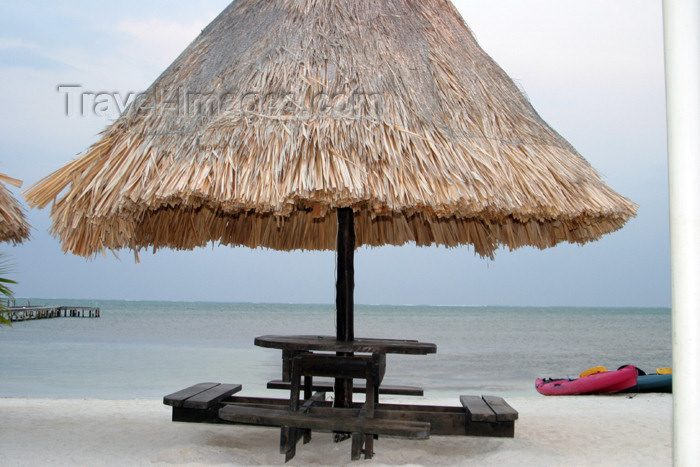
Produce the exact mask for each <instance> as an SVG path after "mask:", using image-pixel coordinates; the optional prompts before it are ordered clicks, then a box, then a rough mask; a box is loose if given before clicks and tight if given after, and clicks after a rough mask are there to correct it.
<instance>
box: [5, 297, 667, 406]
mask: <svg viewBox="0 0 700 467" xmlns="http://www.w3.org/2000/svg"><path fill="white" fill-rule="evenodd" d="M25 303H26V299H18V300H17V304H18V305H22V304H25ZM31 304H32V305H42V304H43V305H61V304H65V305H76V306H99V307H100V308H101V312H102V316H101V317H100V318H97V319H88V318H57V319H45V320H37V321H26V322H17V323H14V325H13V327H12V328H8V327H6V326H3V327H0V397H29V398H100V399H131V398H161V397H162V396H164V395H165V394H168V393H170V392H173V391H175V390H178V389H182V388H183V387H186V386H189V385H191V384H194V383H196V382H202V381H220V382H227V383H241V384H243V391H244V392H243V393H244V394H248V395H265V394H268V395H273V394H275V393H276V391H270V390H267V389H265V383H266V382H267V381H268V380H270V379H276V378H279V377H280V376H281V353H280V351H278V350H274V349H264V348H260V347H256V346H254V345H253V339H254V337H255V336H259V335H265V334H315V335H334V334H335V323H334V317H335V312H334V308H333V306H332V305H330V304H329V305H285V304H251V303H186V302H147V301H143V302H140V301H139V302H130V301H102V300H48V299H37V298H33V299H31ZM355 336H357V337H382V338H395V339H417V340H421V341H424V342H432V343H435V344H436V345H437V349H438V351H437V354H433V355H428V356H406V355H389V356H388V359H387V374H386V377H385V382H386V383H387V384H414V385H420V386H423V387H424V388H425V395H426V397H429V398H438V397H453V396H454V397H456V396H458V395H460V394H478V393H490V394H499V395H506V396H528V395H533V396H534V395H537V393H536V392H535V389H534V380H535V378H537V377H543V376H545V377H554V376H557V377H564V376H569V377H575V376H577V375H578V374H579V373H580V372H581V371H583V370H585V369H587V368H590V367H592V366H598V365H603V366H606V367H608V368H609V369H610V368H617V367H619V366H621V365H625V364H633V365H636V366H638V367H640V368H641V369H643V370H645V371H647V372H649V371H653V370H654V369H656V368H658V367H667V366H671V311H670V309H668V308H567V307H561V308H525V307H522V308H521V307H432V306H357V307H356V310H355Z"/></svg>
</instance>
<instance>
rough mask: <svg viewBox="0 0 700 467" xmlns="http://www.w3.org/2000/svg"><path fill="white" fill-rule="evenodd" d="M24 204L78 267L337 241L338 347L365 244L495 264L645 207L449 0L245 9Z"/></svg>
mask: <svg viewBox="0 0 700 467" xmlns="http://www.w3.org/2000/svg"><path fill="white" fill-rule="evenodd" d="M59 195H60V198H58V199H56V198H57V197H59ZM26 199H27V200H28V202H29V203H30V205H31V206H34V207H35V206H38V207H41V208H43V207H45V206H47V205H48V204H50V203H51V202H52V201H54V200H56V202H55V204H54V205H53V208H52V214H51V216H52V218H53V227H52V230H53V233H54V234H55V235H56V236H58V237H59V238H60V240H61V242H62V244H63V248H64V249H65V250H66V251H69V252H72V253H75V254H78V255H83V256H91V255H94V254H96V253H101V252H104V251H105V250H106V249H115V250H116V249H121V248H130V249H133V250H134V251H138V250H139V249H141V248H144V247H148V246H152V247H153V248H161V247H168V248H176V249H191V248H195V247H198V246H203V245H205V244H207V243H208V242H212V241H213V242H218V243H220V244H224V245H245V246H248V247H250V248H256V247H266V248H272V249H276V250H295V249H304V250H334V249H336V244H337V245H338V250H339V262H340V263H341V264H340V265H339V268H338V269H339V270H338V276H339V277H338V282H339V285H338V294H339V298H338V309H339V313H340V314H341V315H342V316H339V320H338V326H339V330H338V336H339V338H344V339H349V338H352V335H353V330H352V287H353V285H352V251H353V249H354V248H356V247H359V246H361V245H387V244H388V245H403V244H405V243H414V244H416V245H419V246H423V245H445V246H448V247H453V246H458V245H471V246H472V247H473V248H474V250H475V252H476V253H478V254H479V255H482V256H487V257H491V256H493V253H494V251H495V250H496V249H498V248H499V247H501V246H503V247H507V248H510V249H514V248H518V247H522V246H526V245H531V246H535V247H538V248H545V247H550V246H554V245H556V244H557V243H559V242H564V241H566V242H574V243H581V244H583V243H586V242H589V241H592V240H596V239H598V238H599V237H600V236H602V235H603V234H606V233H609V232H612V231H615V230H617V229H619V228H621V227H622V226H623V224H624V223H625V222H626V221H627V220H628V219H629V218H630V217H631V216H634V215H635V211H636V206H635V204H634V203H632V202H630V201H629V200H627V199H625V198H623V197H622V196H620V195H618V194H617V193H615V192H614V191H613V190H611V189H610V188H609V187H608V186H607V185H606V184H605V183H603V182H602V181H601V179H600V177H599V175H598V174H597V173H596V171H595V170H594V169H593V168H592V167H591V166H590V165H589V164H588V163H587V162H586V161H585V160H584V159H583V158H582V157H581V156H580V155H579V154H578V153H577V152H576V150H575V149H574V148H573V147H571V145H570V144H569V143H567V141H565V140H564V139H563V138H562V137H561V136H560V135H559V134H557V133H556V132H555V131H554V130H552V129H551V128H550V127H549V126H548V125H547V124H546V123H545V122H544V121H543V120H542V119H541V118H540V117H539V116H538V115H537V113H536V112H535V110H534V109H533V108H532V106H531V105H530V103H529V102H528V101H527V99H526V98H525V97H524V96H523V95H522V93H521V92H520V91H519V90H518V88H517V86H516V85H515V84H514V83H513V82H512V80H511V79H510V78H509V77H508V76H507V75H506V74H505V73H504V71H503V70H502V69H501V68H499V66H498V65H497V64H496V63H495V62H494V61H493V60H492V59H491V58H490V57H489V56H488V55H487V54H486V53H485V52H484V51H483V50H482V49H481V48H480V47H479V46H478V44H477V43H476V41H475V39H474V37H473V36H472V34H471V32H470V31H469V29H468V28H467V26H466V24H465V23H464V21H463V20H462V18H461V17H460V15H459V13H458V12H457V10H456V9H455V8H454V6H453V5H452V4H451V3H450V2H449V1H447V0H421V1H409V0H364V1H361V2H358V1H356V0H264V1H263V0H237V1H235V2H233V3H232V4H231V5H230V6H229V7H228V8H226V10H224V11H223V12H222V13H221V14H220V15H219V16H218V17H217V18H216V19H215V20H214V21H213V22H212V23H211V24H210V25H209V26H208V27H207V28H206V29H204V30H203V31H202V34H201V35H200V36H199V37H198V38H197V39H196V40H195V41H194V42H193V43H192V44H190V46H189V47H188V48H187V49H186V50H185V51H184V52H183V53H182V54H181V55H180V57H178V58H177V59H176V60H175V62H174V63H173V64H172V65H171V66H170V67H169V68H168V69H167V70H166V71H165V72H164V73H163V74H162V75H161V76H160V77H159V78H158V79H157V80H156V81H155V82H154V83H153V85H152V86H151V87H150V88H149V89H148V91H147V92H145V93H144V94H143V95H142V96H140V97H139V98H138V99H137V100H136V101H135V102H134V103H133V105H131V106H130V108H128V109H127V111H125V113H124V114H123V115H122V116H121V117H120V118H119V119H118V120H117V121H116V122H115V123H114V124H113V125H111V126H110V127H109V128H107V129H106V130H105V132H104V134H103V135H102V137H101V139H100V140H99V141H98V142H97V143H95V144H94V145H93V146H92V147H91V148H90V149H89V150H88V151H87V153H85V154H84V155H83V156H81V157H79V158H77V159H76V160H74V161H73V162H71V163H69V164H67V165H66V166H64V167H63V168H61V169H59V170H57V171H56V172H54V173H53V174H51V175H49V176H48V177H46V178H45V179H43V180H42V181H40V182H39V183H38V184H36V185H35V186H33V187H32V188H31V189H30V190H29V192H28V193H27V195H26ZM339 225H340V227H339ZM348 313H349V318H348Z"/></svg>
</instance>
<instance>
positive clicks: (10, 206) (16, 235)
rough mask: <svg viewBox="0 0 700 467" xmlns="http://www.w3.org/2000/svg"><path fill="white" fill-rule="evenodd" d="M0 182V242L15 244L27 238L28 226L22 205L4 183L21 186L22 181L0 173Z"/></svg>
mask: <svg viewBox="0 0 700 467" xmlns="http://www.w3.org/2000/svg"><path fill="white" fill-rule="evenodd" d="M0 182H2V183H0V242H11V243H13V244H14V245H17V244H19V243H22V242H23V241H24V240H27V239H28V238H29V228H30V226H29V224H28V223H27V219H26V217H25V215H24V210H23V209H22V206H21V205H20V204H19V202H18V201H17V200H16V199H15V197H14V196H12V193H10V190H8V189H7V187H6V186H5V185H4V184H5V183H8V184H10V185H13V186H16V187H17V188H19V187H21V186H22V181H21V180H17V179H16V178H12V177H8V176H7V175H5V174H0Z"/></svg>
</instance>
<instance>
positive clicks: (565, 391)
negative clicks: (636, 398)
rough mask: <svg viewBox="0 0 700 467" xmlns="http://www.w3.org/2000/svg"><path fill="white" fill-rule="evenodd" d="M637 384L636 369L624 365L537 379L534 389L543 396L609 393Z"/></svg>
mask: <svg viewBox="0 0 700 467" xmlns="http://www.w3.org/2000/svg"><path fill="white" fill-rule="evenodd" d="M636 384H637V369H636V368H635V367H634V366H632V365H628V366H624V367H622V368H620V369H619V370H617V371H606V372H602V373H595V374H592V375H588V376H584V377H582V378H577V379H537V380H536V381H535V389H537V392H539V393H540V394H544V395H545V396H573V395H578V394H611V393H615V392H620V391H623V390H625V389H628V388H631V387H632V386H634V385H636Z"/></svg>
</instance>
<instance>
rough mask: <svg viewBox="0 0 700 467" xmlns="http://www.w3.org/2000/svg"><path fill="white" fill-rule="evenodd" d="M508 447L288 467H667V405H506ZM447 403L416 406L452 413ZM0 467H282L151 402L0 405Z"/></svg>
mask: <svg viewBox="0 0 700 467" xmlns="http://www.w3.org/2000/svg"><path fill="white" fill-rule="evenodd" d="M507 400H508V402H509V403H510V404H511V405H512V406H513V407H514V408H516V409H517V410H518V411H519V413H520V418H519V420H518V421H517V422H516V425H515V438H514V439H496V438H466V437H438V436H433V437H431V438H430V439H429V440H424V441H408V440H402V439H388V438H381V439H379V440H378V441H377V442H375V457H374V459H372V460H371V461H365V460H361V461H357V462H351V461H350V444H349V442H343V443H339V444H335V443H333V442H332V441H331V435H329V434H324V433H317V434H314V438H313V440H312V441H311V443H310V444H308V445H301V444H300V445H299V447H298V448H297V455H296V457H295V458H294V459H293V460H292V461H290V462H289V463H288V465H293V466H300V465H319V466H321V465H353V466H358V465H365V464H371V465H377V466H381V465H421V466H423V465H425V466H433V465H464V466H470V465H474V466H483V465H494V466H508V465H513V466H515V465H517V466H528V465H533V466H534V465H538V466H541V465H546V466H558V465H562V466H563V465H566V466H608V465H609V466H616V467H620V466H647V465H648V466H655V467H656V466H664V465H671V464H672V441H671V431H672V426H671V424H672V396H671V395H669V394H664V395H661V394H640V395H635V396H633V397H630V396H626V395H615V396H580V397H544V396H540V397H521V398H507ZM455 402H457V401H452V400H450V401H445V400H429V401H427V400H426V401H424V403H430V404H434V403H438V404H445V405H457V404H455ZM0 459H1V461H0V464H2V465H6V466H25V465H26V466H32V467H34V466H37V465H41V466H59V465H70V466H138V465H155V466H159V465H192V466H193V465H231V466H239V465H240V466H247V465H283V464H284V456H282V455H281V454H279V430H277V429H274V428H258V427H243V426H231V425H206V424H191V423H173V422H171V421H170V407H167V406H165V405H163V404H162V402H161V401H160V400H95V399H91V400H78V399H57V400H49V399H0Z"/></svg>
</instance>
